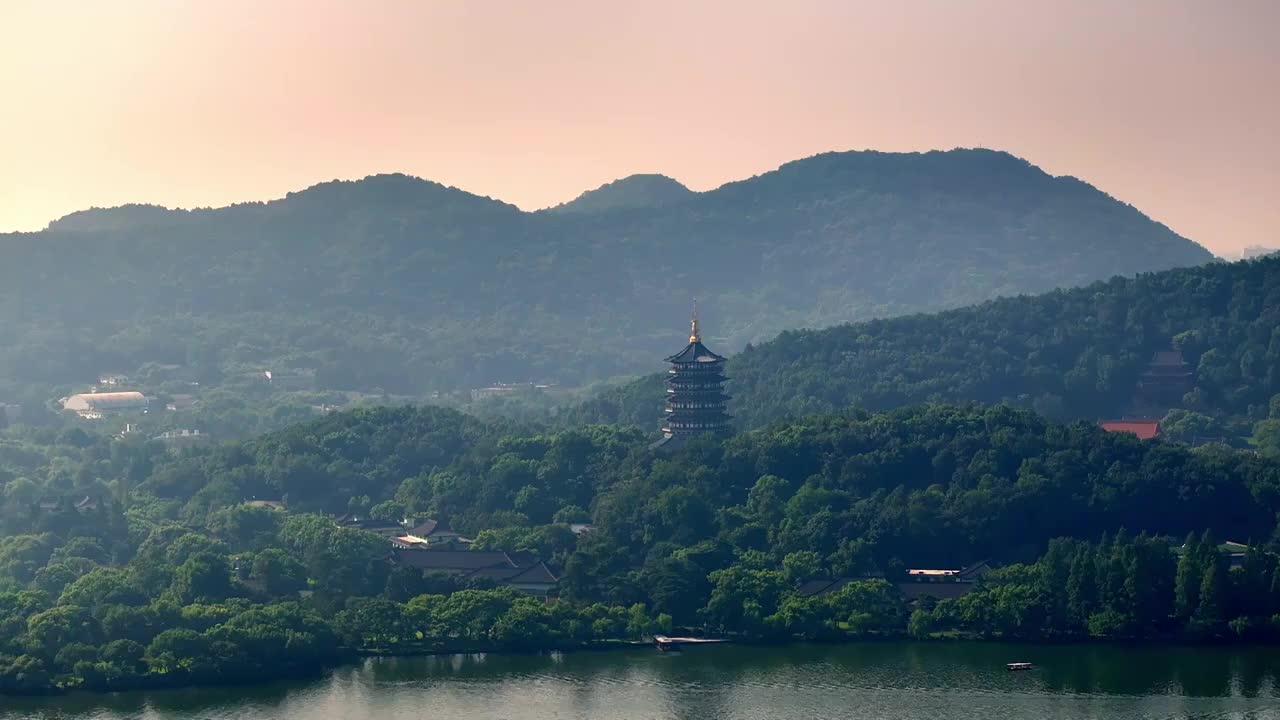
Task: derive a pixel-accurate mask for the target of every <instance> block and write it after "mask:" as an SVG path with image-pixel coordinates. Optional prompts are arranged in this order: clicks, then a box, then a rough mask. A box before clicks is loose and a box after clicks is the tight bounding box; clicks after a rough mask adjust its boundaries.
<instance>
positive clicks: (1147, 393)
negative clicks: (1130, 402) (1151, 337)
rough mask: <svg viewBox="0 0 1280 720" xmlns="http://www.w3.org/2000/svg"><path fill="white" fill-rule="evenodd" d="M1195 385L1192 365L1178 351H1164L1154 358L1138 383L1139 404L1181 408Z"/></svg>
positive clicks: (1161, 407)
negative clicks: (1183, 398) (1184, 396)
mask: <svg viewBox="0 0 1280 720" xmlns="http://www.w3.org/2000/svg"><path fill="white" fill-rule="evenodd" d="M1193 385H1195V376H1194V374H1193V373H1192V372H1191V366H1190V365H1189V364H1187V362H1186V361H1185V360H1183V359H1182V353H1181V352H1180V351H1178V350H1161V351H1159V352H1157V353H1155V354H1154V355H1152V356H1151V362H1149V363H1147V369H1146V370H1145V371H1144V372H1143V373H1142V379H1141V380H1139V381H1138V397H1137V401H1138V404H1139V405H1141V406H1143V407H1155V408H1160V409H1169V408H1175V407H1178V406H1180V405H1182V396H1183V395H1185V394H1187V393H1188V392H1190V391H1191V388H1192V386H1193Z"/></svg>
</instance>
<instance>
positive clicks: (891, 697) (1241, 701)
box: [0, 643, 1280, 720]
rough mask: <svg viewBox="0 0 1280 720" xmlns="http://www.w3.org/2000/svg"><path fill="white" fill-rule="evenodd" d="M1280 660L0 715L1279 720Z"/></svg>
mask: <svg viewBox="0 0 1280 720" xmlns="http://www.w3.org/2000/svg"><path fill="white" fill-rule="evenodd" d="M1011 661H1027V662H1032V663H1034V664H1035V666H1036V669H1035V670H1032V671H1030V672H1021V673H1011V672H1008V671H1006V670H1005V669H1004V665H1005V663H1007V662H1011ZM1278 665H1280V653H1276V652H1274V651H1270V650H1267V649H1262V648H1259V649H1240V648H1155V647H1100V646H1070V645H1057V646H1045V645H1005V644H996V643H983V644H977V643H950V644H947V643H929V644H921V643H869V644H860V645H841V646H823V645H803V646H794V647H788V648H763V647H728V646H726V647H706V648H697V649H694V650H689V651H686V652H684V653H679V654H662V653H657V652H654V651H652V650H648V649H637V650H631V651H622V652H607V653H606V652H600V653H593V652H581V653H567V654H555V655H545V656H538V655H510V656H507V655H483V654H478V655H453V656H442V657H418V658H380V659H372V660H367V661H365V662H363V663H362V664H360V665H357V666H352V667H346V668H341V669H338V670H336V671H334V672H333V673H331V674H330V675H328V676H327V677H325V678H323V679H320V680H315V681H312V682H304V683H282V684H277V685H265V686H259V687H252V688H221V689H203V690H180V691H169V692H156V693H122V694H117V695H105V696H101V695H79V696H73V697H65V698H51V699H9V700H0V718H2V719H3V720H11V719H13V720H16V719H17V718H39V719H40V720H53V719H55V718H56V719H57V720H125V719H126V718H128V719H134V718H137V719H139V720H171V719H173V720H176V719H177V718H183V719H187V718H209V719H210V720H242V719H247V718H255V719H257V718H262V719H264V720H285V719H286V718H287V719H289V720H295V719H296V720H321V719H323V720H330V719H332V718H343V719H350V720H365V719H368V720H375V719H376V720H401V719H402V718H403V719H405V720H407V719H408V718H415V719H416V718H422V717H435V716H447V717H449V718H451V720H473V719H476V720H478V719H479V718H485V719H486V720H488V719H489V718H508V719H510V720H543V718H557V719H569V718H591V719H592V720H596V719H599V720H623V719H624V718H625V719H626V720H634V719H636V718H640V719H645V718H653V719H655V720H659V719H660V720H756V719H757V718H758V719H760V720H765V719H767V720H791V719H793V718H794V719H797V720H799V719H801V718H803V719H804V720H811V719H813V718H851V719H853V720H862V719H869V718H883V717H893V718H902V719H903V720H926V719H927V720H948V719H950V718H989V719H991V720H1013V719H1014V718H1019V719H1020V718H1030V717H1034V718H1062V719H1064V720H1080V719H1085V718H1106V719H1107V720H1137V719H1139V718H1143V719H1145V718H1178V719H1180V720H1181V719H1187V720H1191V719H1197V720H1199V719H1204V720H1209V719H1210V718H1212V719H1213V720H1223V719H1226V718H1230V719H1233V720H1235V719H1240V720H1245V719H1248V720H1280V695H1278V693H1277V688H1278V687H1280V685H1278V684H1277V682H1276V679H1277V673H1278V672H1280V667H1278Z"/></svg>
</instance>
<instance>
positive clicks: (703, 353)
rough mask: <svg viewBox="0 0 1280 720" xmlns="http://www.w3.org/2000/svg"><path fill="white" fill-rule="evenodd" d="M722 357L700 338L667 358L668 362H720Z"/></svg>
mask: <svg viewBox="0 0 1280 720" xmlns="http://www.w3.org/2000/svg"><path fill="white" fill-rule="evenodd" d="M723 360H724V358H723V357H722V356H720V355H717V354H715V353H713V352H711V351H710V350H708V349H707V346H706V345H703V344H702V341H701V340H694V341H692V342H690V343H689V344H688V345H686V346H685V347H684V349H683V350H681V351H680V352H678V353H676V354H675V355H672V356H671V357H669V358H667V362H669V363H712V362H722V361H723Z"/></svg>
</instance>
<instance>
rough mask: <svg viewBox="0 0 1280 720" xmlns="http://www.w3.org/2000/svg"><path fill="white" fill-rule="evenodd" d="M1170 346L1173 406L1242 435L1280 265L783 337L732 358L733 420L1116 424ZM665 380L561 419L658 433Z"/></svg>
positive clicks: (1168, 276) (1266, 393) (1268, 347)
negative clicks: (1180, 376) (1008, 411)
mask: <svg viewBox="0 0 1280 720" xmlns="http://www.w3.org/2000/svg"><path fill="white" fill-rule="evenodd" d="M1175 346H1176V347H1177V348H1178V349H1179V350H1180V351H1181V353H1182V354H1183V356H1184V358H1185V360H1186V361H1187V362H1188V363H1189V364H1190V369H1191V370H1192V371H1193V372H1194V375H1195V378H1194V383H1193V388H1192V389H1191V390H1190V392H1188V393H1187V395H1186V397H1185V398H1184V399H1183V400H1182V402H1181V405H1182V406H1183V407H1184V408H1186V409H1188V410H1192V411H1196V412H1199V413H1202V414H1206V415H1211V416H1217V417H1218V418H1220V419H1221V420H1222V421H1224V422H1231V421H1232V419H1233V418H1234V421H1235V422H1238V423H1240V426H1239V427H1236V428H1234V432H1235V433H1236V434H1247V432H1248V428H1249V426H1250V425H1251V423H1252V422H1253V421H1255V420H1259V419H1262V418H1265V417H1267V414H1268V412H1269V406H1271V405H1277V401H1276V400H1274V398H1276V397H1277V395H1280V258H1277V257H1273V258H1266V259H1262V260H1255V261H1244V262H1238V263H1232V264H1212V265H1206V266H1203V267H1198V268H1189V269H1179V270H1169V271H1166V272H1162V273H1152V274H1145V275H1141V276H1138V277H1134V278H1115V279H1112V280H1109V281H1106V282H1102V283H1096V284H1093V285H1089V286H1087V287H1083V288H1077V289H1074V290H1058V291H1054V292H1050V293H1047V294H1044V295H1038V296H1026V297H1014V298H1005V299H1000V300H995V301H992V302H987V303H983V304H981V305H976V306H973V307H967V308H961V309H957V310H951V311H947V312H942V313H937V314H932V315H910V316H906V317H899V318H893V319H888V320H874V321H870V322H864V323H855V324H848V325H841V326H838V327H833V328H828V329H825V330H799V331H788V332H784V333H782V334H781V335H779V336H778V337H777V338H775V339H773V340H771V341H769V342H767V343H762V344H760V345H756V346H753V347H750V348H747V349H746V350H745V351H743V352H742V353H739V354H738V355H735V356H733V357H732V358H730V360H729V364H728V370H727V373H728V375H729V377H730V382H729V386H728V392H729V393H730V395H732V396H733V402H732V404H731V406H730V411H731V412H732V413H733V414H734V415H735V417H736V419H737V422H738V423H739V425H740V426H741V427H744V428H752V427H759V426H761V425H763V424H766V423H768V422H771V421H773V420H776V419H778V418H782V417H787V416H800V415H804V414H809V413H815V412H828V411H832V410H837V409H843V408H847V407H858V408H865V409H869V410H883V409H889V408H894V407H898V406H902V405H910V404H915V403H922V402H981V403H999V402H1009V403H1013V404H1017V405H1022V406H1026V407H1033V408H1035V409H1037V410H1039V411H1041V412H1043V413H1046V414H1048V415H1051V416H1054V417H1059V418H1083V419H1097V418H1099V417H1105V416H1119V415H1123V414H1127V413H1128V412H1130V411H1131V408H1132V407H1133V402H1134V394H1135V387H1136V385H1137V382H1138V380H1139V377H1140V375H1141V374H1142V372H1143V371H1144V370H1145V369H1146V365H1147V363H1148V362H1149V361H1150V360H1151V358H1152V356H1153V354H1154V353H1155V352H1157V351H1160V350H1165V349H1169V348H1170V347H1175ZM661 383H662V376H660V375H652V376H648V377H646V378H643V379H641V380H638V381H636V382H634V383H631V384H629V385H625V386H621V387H617V388H614V389H611V390H608V391H606V392H604V393H602V394H601V395H599V396H598V397H596V398H593V399H591V400H589V401H587V402H586V403H584V404H583V405H581V406H579V407H577V408H574V409H573V410H571V411H570V412H568V413H566V416H565V418H564V419H566V420H571V421H573V422H626V423H634V424H638V425H640V426H642V427H645V428H655V427H656V426H657V423H658V418H659V417H660V413H661V402H662V398H663V393H662V388H661ZM1277 407H1280V405H1277ZM1227 430H1232V428H1220V431H1227Z"/></svg>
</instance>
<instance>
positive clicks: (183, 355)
mask: <svg viewBox="0 0 1280 720" xmlns="http://www.w3.org/2000/svg"><path fill="white" fill-rule="evenodd" d="M0 254H2V255H3V257H4V258H5V262H4V263H3V264H0V336H3V337H5V338H6V341H5V343H4V344H3V346H2V347H0V378H3V381H2V382H0V402H15V401H22V402H27V403H30V404H35V405H38V404H40V403H43V402H45V401H47V400H49V399H50V397H51V395H50V393H51V392H54V391H53V390H50V388H56V389H57V390H56V391H57V392H63V393H65V392H70V391H74V390H76V389H78V388H83V387H84V386H85V385H87V384H89V383H93V382H94V381H95V380H96V379H97V378H98V376H99V374H100V373H109V372H116V373H125V374H127V375H130V376H133V375H137V374H146V373H148V372H150V371H158V370H163V371H164V372H165V373H168V375H169V376H173V377H178V378H180V379H181V380H182V381H184V382H187V383H198V384H199V386H200V387H201V388H204V389H207V388H209V387H210V386H216V385H226V384H234V383H236V382H240V381H242V380H243V379H244V378H246V377H253V376H260V375H261V373H262V372H263V371H264V370H272V371H275V372H276V373H278V374H280V375H287V374H290V373H293V374H295V375H297V374H305V375H306V376H307V377H308V378H311V381H310V384H311V385H312V386H313V387H314V388H316V389H319V390H359V391H367V392H372V393H375V394H378V393H383V392H386V393H392V394H407V395H414V396H417V397H422V396H424V395H427V394H429V393H430V392H434V391H449V390H453V389H457V388H473V387H478V386H484V385H488V384H491V383H495V382H518V381H521V382H522V381H544V382H556V383H560V384H561V385H571V386H582V385H585V384H587V383H589V382H591V381H594V380H599V379H605V378H610V377H613V376H617V375H620V374H629V373H637V372H646V371H648V370H649V369H651V368H652V367H653V366H654V363H655V360H656V359H658V358H661V357H663V354H664V353H665V352H668V351H670V350H672V349H673V345H678V342H679V338H680V328H681V327H682V325H683V323H684V321H685V318H687V316H688V312H689V308H690V306H691V303H692V301H693V299H694V298H695V297H696V298H697V299H698V301H699V303H700V306H701V307H702V310H703V314H704V316H705V317H706V318H707V320H708V331H709V333H710V334H711V337H710V338H709V340H710V341H711V342H712V343H713V345H715V346H716V347H717V348H719V349H720V350H722V351H732V350H737V349H740V348H742V347H744V346H745V345H746V344H747V343H749V342H759V341H761V340H764V339H767V338H770V337H772V336H774V335H775V334H777V333H778V332H780V331H782V330H783V329H786V328H791V327H818V326H826V325H831V324H833V323H838V322H846V321H851V320H857V319H866V318H871V317H883V316H889V315H898V314H902V313H908V312H918V311H922V310H928V309H936V308H942V307H954V306H960V305H964V304H968V303H973V302H980V301H983V300H987V299H990V298H992V297H996V296H1000V295H1011V294H1016V293H1022V292H1039V291H1045V290H1049V289H1051V288H1054V287H1060V286H1071V285H1078V284H1082V283H1087V282H1092V281H1096V280H1099V279H1103V278H1107V277H1110V276H1112V275H1114V274H1117V273H1119V274H1132V273H1136V272H1143V271H1151V270H1160V269H1164V268H1168V267H1174V266H1185V265H1195V264H1200V263H1203V262H1207V261H1209V260H1210V259H1211V256H1210V254H1209V253H1208V251H1206V250H1205V249H1204V248H1202V247H1200V246H1199V245H1196V244H1195V243H1193V242H1191V241H1189V240H1187V239H1185V238H1182V237H1180V236H1178V235H1176V234H1175V233H1173V232H1172V231H1170V230H1169V229H1168V228H1166V227H1164V226H1163V225H1160V224H1158V223H1156V222H1153V221H1152V220H1150V219H1149V218H1147V217H1146V216H1144V215H1143V214H1142V213H1140V212H1139V211H1138V210H1136V209H1134V208H1133V207H1130V206H1128V205H1125V204H1123V203H1121V202H1119V201H1117V200H1115V199H1113V198H1111V197H1109V196H1107V195H1105V194H1104V193H1102V192H1100V191H1099V190H1097V189H1095V188H1093V187H1091V186H1089V185H1088V184H1086V183H1084V182H1081V181H1079V180H1076V179H1074V178H1070V177H1053V176H1050V175H1048V174H1046V173H1044V172H1042V171H1041V170H1039V169H1038V168H1036V167H1034V166H1032V165H1031V164H1029V163H1027V162H1025V161H1023V160H1021V159H1018V158H1016V157H1013V156H1011V155H1008V154H1005V153H1001V152H995V151H989V150H955V151H950V152H931V153H923V154H889V153H876V152H851V153H830V154H825V155H819V156H816V157H812V158H808V159H805V160H800V161H796V162H792V163H789V164H787V165H784V166H782V167H781V168H779V169H777V170H775V171H772V172H768V173H765V174H763V175H760V176H757V177H753V178H750V179H747V180H743V181H741V182H735V183H730V184H728V185H725V186H723V187H721V188H718V189H716V190H712V191H709V192H703V193H693V192H688V191H684V192H680V189H679V188H678V186H677V184H674V182H673V181H666V182H664V181H662V180H661V179H655V178H631V179H628V180H624V181H620V182H619V183H616V184H614V185H612V186H608V187H606V188H602V189H600V190H598V191H595V192H593V193H588V194H587V195H585V196H584V197H583V198H580V199H579V200H577V201H574V202H572V203H568V204H567V205H565V206H561V207H560V208H557V209H552V210H548V211H542V212H533V213H528V212H522V211H520V210H519V209H517V208H515V207H513V206H511V205H507V204H504V203H501V202H498V201H496V200H492V199H489V198H484V197H478V196H475V195H471V194H468V193H466V192H463V191H461V190H457V189H454V188H448V187H444V186H442V185H438V184H436V183H432V182H428V181H424V180H419V179H415V178H410V177H405V176H402V175H384V176H376V177H370V178H366V179H364V180H360V181H356V182H329V183H324V184H320V185H317V186H314V187H311V188H309V189H306V190H304V191H301V192H296V193H291V194H290V195H288V196H287V197H285V198H283V199H280V200H276V201H272V202H266V203H246V204H242V205H236V206H232V207H227V208H221V209H203V210H192V211H170V210H165V209H163V208H156V207H149V206H126V207H122V208H115V209H108V210H88V211H83V212H80V213H75V214H73V215H70V216H68V217H66V218H63V219H61V220H58V221H56V222H53V223H51V224H50V226H49V228H48V229H47V230H45V231H42V232H38V233H25V234H22V233H20V234H9V235H4V236H0ZM743 379H744V380H746V373H743ZM52 397H57V395H52ZM15 398H16V400H15Z"/></svg>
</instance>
